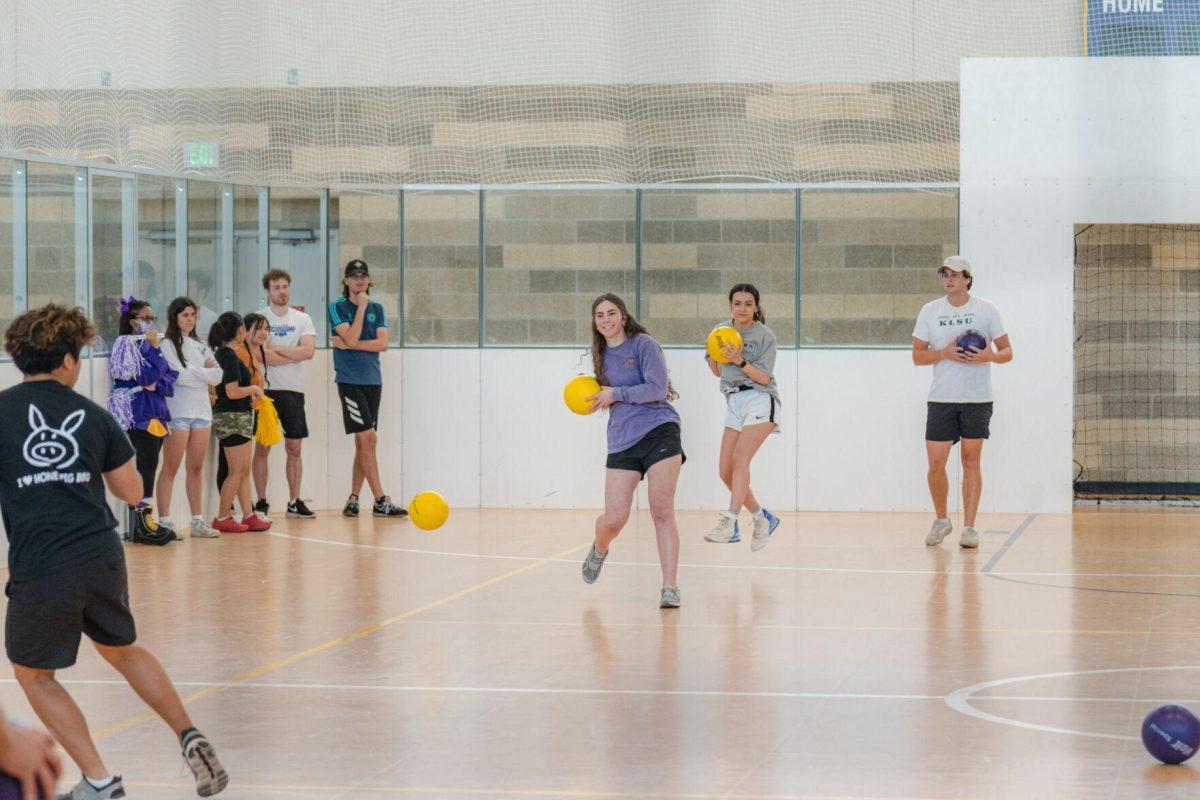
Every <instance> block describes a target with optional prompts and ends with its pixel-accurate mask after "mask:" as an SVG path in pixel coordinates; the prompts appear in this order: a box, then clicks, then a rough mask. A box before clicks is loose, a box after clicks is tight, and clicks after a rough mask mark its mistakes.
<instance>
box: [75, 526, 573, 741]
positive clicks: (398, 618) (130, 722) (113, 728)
mask: <svg viewBox="0 0 1200 800" xmlns="http://www.w3.org/2000/svg"><path fill="white" fill-rule="evenodd" d="M589 546H591V543H590V542H589V543H587V544H580V545H575V546H574V547H570V548H568V549H566V550H563V551H562V552H561V553H555V554H554V555H552V556H547V557H546V558H544V559H542V560H540V561H533V562H530V563H528V564H526V565H525V566H523V567H518V568H517V569H514V570H510V571H508V572H505V573H504V574H503V575H497V576H496V577H494V578H488V579H487V580H486V581H482V582H480V583H477V584H475V585H474V586H469V587H467V588H466V589H462V590H460V591H457V592H455V593H454V594H451V595H447V596H445V597H443V598H441V599H439V600H433V601H431V602H429V603H426V604H425V605H423V606H419V607H417V608H414V609H412V610H410V611H405V612H403V613H400V614H396V615H395V616H393V617H388V618H387V619H385V620H381V621H379V622H375V623H372V624H370V625H366V626H364V627H362V628H359V629H357V630H354V631H351V632H350V633H347V634H345V635H343V636H339V637H337V638H336V639H330V640H329V641H327V642H322V643H321V644H318V645H315V646H313V647H310V648H308V649H307V650H302V651H300V652H299V653H296V654H294V655H290V656H288V657H287V658H281V659H279V660H278V661H272V662H270V663H269V664H263V665H262V666H260V667H255V668H254V669H252V670H250V671H249V672H243V673H242V674H241V675H237V676H235V677H232V678H228V679H227V680H225V681H223V682H222V683H221V685H219V686H210V687H208V688H207V689H201V690H200V691H198V692H195V693H193V694H190V695H188V696H187V697H185V698H183V703H184V705H187V704H188V703H194V702H195V701H197V700H201V699H203V698H205V697H208V696H209V695H211V694H216V693H217V692H220V691H224V690H225V689H228V688H229V687H230V686H235V685H237V684H239V683H245V682H246V681H250V680H254V679H255V678H258V677H261V676H263V675H266V674H267V673H268V672H274V671H275V670H277V669H282V668H283V667H287V666H291V665H292V664H295V663H297V662H300V661H303V660H305V659H306V658H310V657H312V656H315V655H317V654H318V653H323V652H325V651H326V650H331V649H333V648H334V647H338V646H339V645H343V644H346V643H347V642H353V641H355V640H356V639H361V638H363V637H364V636H369V635H371V634H372V633H375V632H376V631H379V630H381V629H383V628H386V627H388V626H389V625H395V624H396V623H397V622H404V621H405V620H407V619H409V618H411V617H415V616H416V615H418V614H422V613H424V612H426V611H429V610H431V609H434V608H437V607H439V606H443V605H446V604H447V603H452V602H454V601H455V600H459V599H461V598H463V597H466V596H468V595H472V594H475V593H476V592H479V591H482V590H483V589H486V588H488V587H489V586H493V585H495V584H497V583H500V582H501V581H504V580H508V579H509V578H514V577H516V576H517V575H520V574H522V573H525V572H528V571H530V570H531V569H536V568H537V567H540V566H542V565H543V564H550V563H553V562H555V561H557V560H558V559H560V558H566V557H567V556H569V555H571V554H572V553H575V552H577V551H579V550H582V549H583V548H585V547H589ZM157 716H158V715H157V714H156V713H154V711H144V712H142V713H141V714H138V715H137V716H134V717H130V718H129V719H126V720H122V721H121V722H117V723H114V724H112V725H109V726H108V727H106V728H101V729H100V730H98V731H96V732H95V733H93V734H92V739H93V740H99V739H102V738H104V737H106V736H111V735H112V734H114V733H120V732H121V731H123V730H125V729H127V728H131V727H133V726H134V725H137V724H139V723H142V722H146V721H148V720H152V719H155V718H156V717H157Z"/></svg>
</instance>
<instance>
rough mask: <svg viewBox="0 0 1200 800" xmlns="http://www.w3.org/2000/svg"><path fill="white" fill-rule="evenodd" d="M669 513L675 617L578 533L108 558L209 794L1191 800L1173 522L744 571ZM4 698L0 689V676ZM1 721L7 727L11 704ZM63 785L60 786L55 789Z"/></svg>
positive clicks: (557, 524) (125, 743)
mask: <svg viewBox="0 0 1200 800" xmlns="http://www.w3.org/2000/svg"><path fill="white" fill-rule="evenodd" d="M712 517H713V515H712V514H709V513H698V512H684V513H681V514H680V525H681V528H682V530H683V531H684V533H683V537H682V539H683V544H682V559H681V560H682V563H683V564H684V565H685V566H683V567H682V568H681V570H680V581H679V583H680V586H681V589H682V593H683V607H682V608H681V609H678V610H673V611H662V610H660V609H659V608H658V605H657V600H658V587H659V572H658V567H657V555H656V552H655V545H654V535H653V529H652V527H651V525H650V521H649V517H648V516H647V515H646V514H644V513H643V514H640V515H638V516H636V517H635V518H634V519H633V520H631V522H630V526H629V527H628V528H627V529H626V531H625V533H624V534H623V535H622V536H621V538H619V539H618V540H617V542H616V543H615V545H614V547H613V550H612V555H611V557H610V559H609V562H608V563H607V564H606V565H605V567H604V572H603V574H602V576H601V578H600V580H599V582H597V583H596V584H595V585H593V586H587V585H585V584H584V583H583V582H582V580H581V579H580V576H579V563H580V561H581V560H582V558H583V556H584V553H585V552H586V549H587V546H588V543H589V541H590V539H591V533H590V531H591V522H592V518H593V514H592V513H591V512H557V511H482V512H480V511H473V510H465V511H456V512H455V513H454V514H453V516H452V517H451V520H450V522H449V523H448V524H447V526H446V527H445V528H443V529H442V530H441V531H438V532H435V533H422V532H420V531H417V530H416V529H415V528H413V527H412V526H411V525H410V524H408V523H406V522H397V521H387V520H373V519H372V518H370V517H369V516H368V517H365V518H362V519H359V520H353V521H351V520H344V519H343V518H341V517H340V516H337V515H335V514H330V513H325V514H322V515H321V516H320V517H319V518H318V519H316V520H312V521H296V520H286V519H282V517H281V518H280V519H278V520H277V522H276V530H275V531H273V532H272V534H271V535H254V534H240V535H237V534H234V535H226V536H224V537H222V538H221V539H220V540H216V541H203V540H201V541H197V540H190V541H188V542H186V543H183V544H173V545H171V546H169V547H166V548H162V549H159V548H142V547H139V548H133V549H129V550H127V555H128V558H129V563H130V583H131V591H132V595H133V601H134V611H135V614H136V616H137V620H138V624H139V630H140V633H141V642H142V643H143V644H145V645H146V646H148V647H150V648H151V649H152V650H153V651H154V652H155V653H157V654H158V656H159V657H160V658H161V659H162V660H163V662H164V663H165V665H166V666H167V669H168V671H169V672H170V673H171V675H172V677H173V678H174V679H175V680H176V681H177V682H178V685H179V686H180V689H181V693H182V694H184V695H185V697H186V698H187V701H188V705H189V708H190V709H191V711H192V713H193V715H194V717H195V719H196V721H197V723H198V725H199V726H200V728H201V729H202V730H203V731H205V732H206V733H207V734H208V735H209V736H210V738H211V739H212V740H213V741H214V743H215V745H216V746H217V748H218V750H219V752H220V753H221V756H222V758H223V760H224V762H225V765H226V767H227V768H228V770H229V772H230V775H231V779H232V783H231V785H230V788H229V789H228V790H227V792H226V794H225V795H224V796H225V797H229V798H239V797H244V798H279V799H280V800H282V798H299V799H301V800H303V798H318V797H320V798H374V797H379V798H386V797H428V798H470V797H479V798H494V797H504V798H507V797H514V798H520V797H529V798H546V797H552V798H557V797H562V798H579V797H583V798H644V797H686V798H725V797H733V798H739V797H770V798H799V797H812V798H834V797H836V798H848V797H872V798H875V797H887V798H916V797H927V798H933V797H936V798H1032V797H1055V798H1125V797H1130V798H1143V797H1144V798H1155V799H1156V800H1165V799H1166V798H1183V797H1188V798H1194V797H1196V796H1197V793H1198V792H1200V765H1197V766H1191V765H1186V766H1184V767H1174V768H1168V767H1162V766H1155V765H1154V763H1153V762H1152V761H1151V759H1150V757H1149V756H1148V755H1147V754H1146V753H1145V752H1144V751H1143V749H1142V746H1141V743H1140V741H1139V740H1138V732H1139V728H1140V723H1141V719H1142V717H1143V716H1144V715H1145V713H1146V712H1147V711H1148V710H1149V709H1150V708H1152V707H1153V706H1154V705H1156V704H1158V703H1161V702H1167V701H1175V702H1184V703H1185V704H1188V705H1191V706H1192V707H1193V708H1195V709H1196V710H1197V711H1200V687H1197V685H1196V684H1197V682H1198V681H1200V534H1198V533H1197V531H1198V530H1200V525H1198V523H1200V516H1197V512H1194V511H1191V510H1188V509H1165V510H1164V509H1142V508H1133V509H1091V510H1080V511H1079V512H1077V513H1075V514H1074V515H1059V516H1050V515H1043V516H1025V515H1021V514H999V515H989V516H985V517H983V518H981V524H980V526H979V528H980V531H981V533H982V539H983V541H982V545H981V546H980V548H979V550H978V552H969V551H966V552H965V551H960V550H959V548H958V546H957V536H958V527H957V524H958V520H956V529H955V532H954V534H953V535H952V537H951V538H949V539H947V541H946V542H945V543H943V545H942V546H941V547H938V548H927V547H925V546H924V544H923V539H924V536H925V533H926V530H927V528H928V524H929V516H928V515H920V514H784V515H783V525H782V526H781V528H780V529H779V530H778V531H777V533H776V535H775V537H774V541H773V542H772V543H771V544H770V546H769V547H767V548H766V549H765V550H764V551H762V552H761V553H751V552H750V549H749V542H748V541H744V542H742V543H741V544H740V545H714V544H707V543H705V542H704V541H703V540H702V538H701V534H702V533H703V531H704V530H705V529H706V528H707V527H708V525H709V524H710V523H711V521H712ZM9 677H10V676H8V675H7V674H6V675H5V678H9ZM60 677H62V678H63V679H65V680H66V681H67V682H68V685H69V688H70V690H71V692H72V693H73V694H74V695H75V696H76V698H77V699H78V700H79V702H80V704H81V705H82V707H83V709H84V712H85V713H86V714H87V716H88V718H89V720H90V721H91V724H92V727H93V730H94V731H96V732H97V736H98V739H99V744H100V748H101V752H102V754H103V755H104V757H105V758H106V760H107V762H108V764H109V765H110V766H111V767H112V768H113V769H114V770H115V771H117V772H120V773H122V774H123V775H124V776H125V778H126V782H127V786H128V788H129V790H130V797H131V798H135V799H136V798H186V797H194V796H195V795H194V792H193V788H192V783H191V780H190V776H188V777H186V778H185V777H182V776H181V768H182V763H181V762H180V761H179V760H178V759H177V757H176V750H175V748H174V745H173V742H172V740H171V737H170V735H169V733H168V732H167V731H166V729H165V728H164V727H163V726H162V725H161V723H159V722H158V721H157V720H155V719H151V718H149V716H148V715H147V714H145V713H143V712H144V707H143V706H142V705H141V703H140V702H139V701H138V699H137V698H136V697H135V696H134V695H133V694H132V692H131V691H130V690H129V689H128V688H126V687H125V686H124V685H123V684H121V683H120V682H119V678H118V676H117V675H116V674H115V673H114V672H113V671H111V670H110V669H109V668H107V666H105V665H104V664H103V663H102V662H101V661H100V659H99V658H98V657H97V655H96V654H95V652H94V651H93V650H91V649H90V648H87V647H86V645H85V648H84V650H83V652H82V656H81V659H80V663H79V664H78V665H77V666H76V667H75V668H74V669H72V670H70V671H67V672H65V673H63V674H62V675H61V676H60ZM0 699H2V701H3V704H4V707H5V708H6V709H7V710H8V711H9V712H11V713H16V714H18V715H20V716H23V717H26V718H31V717H32V713H31V711H30V710H29V707H28V705H27V704H26V703H25V701H24V699H23V697H22V695H21V692H20V690H19V689H18V688H17V687H16V686H15V684H13V683H12V681H11V679H9V680H5V681H4V683H3V684H0ZM76 776H77V773H75V771H74V770H73V768H72V769H70V770H69V773H68V775H66V776H64V780H63V781H62V783H61V784H60V785H61V786H62V787H66V786H68V785H69V784H70V782H73V781H74V780H75V779H76Z"/></svg>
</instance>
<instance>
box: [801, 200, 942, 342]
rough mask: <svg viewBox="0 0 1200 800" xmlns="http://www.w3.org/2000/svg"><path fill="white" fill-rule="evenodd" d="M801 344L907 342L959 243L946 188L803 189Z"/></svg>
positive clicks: (937, 292)
mask: <svg viewBox="0 0 1200 800" xmlns="http://www.w3.org/2000/svg"><path fill="white" fill-rule="evenodd" d="M800 214H801V217H802V219H803V224H804V238H803V247H802V251H801V259H800V264H801V266H800V277H801V297H802V298H803V304H802V307H801V314H800V316H801V345H802V346H803V345H851V346H853V345H859V346H862V345H872V346H877V345H896V346H904V347H907V346H910V345H911V343H912V330H913V323H914V321H915V320H916V318H917V313H918V312H919V311H920V310H921V306H922V305H924V304H925V303H927V302H929V301H930V300H932V299H933V298H934V297H936V296H937V295H938V294H940V293H941V291H942V289H941V282H940V281H939V280H938V277H937V267H938V265H940V264H941V262H942V259H943V258H944V257H945V256H947V255H952V254H954V253H955V252H957V249H958V198H957V196H956V194H955V193H954V192H953V191H950V190H886V191H877V190H870V191H866V190H863V191H859V190H854V191H841V190H837V191H826V190H813V191H805V192H804V195H803V201H802V203H801V207H800Z"/></svg>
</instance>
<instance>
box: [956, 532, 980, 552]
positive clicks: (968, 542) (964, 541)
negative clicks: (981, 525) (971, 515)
mask: <svg viewBox="0 0 1200 800" xmlns="http://www.w3.org/2000/svg"><path fill="white" fill-rule="evenodd" d="M958 546H959V547H965V548H968V549H973V548H976V547H979V534H978V533H976V532H975V529H974V528H971V527H966V528H963V531H962V538H960V539H959V540H958Z"/></svg>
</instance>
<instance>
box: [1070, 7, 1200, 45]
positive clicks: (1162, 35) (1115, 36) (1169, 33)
mask: <svg viewBox="0 0 1200 800" xmlns="http://www.w3.org/2000/svg"><path fill="white" fill-rule="evenodd" d="M1084 11H1085V13H1086V14H1087V25H1086V26H1085V32H1084V36H1085V37H1086V41H1087V54H1088V55H1089V56H1195V55H1200V0H1084Z"/></svg>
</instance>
